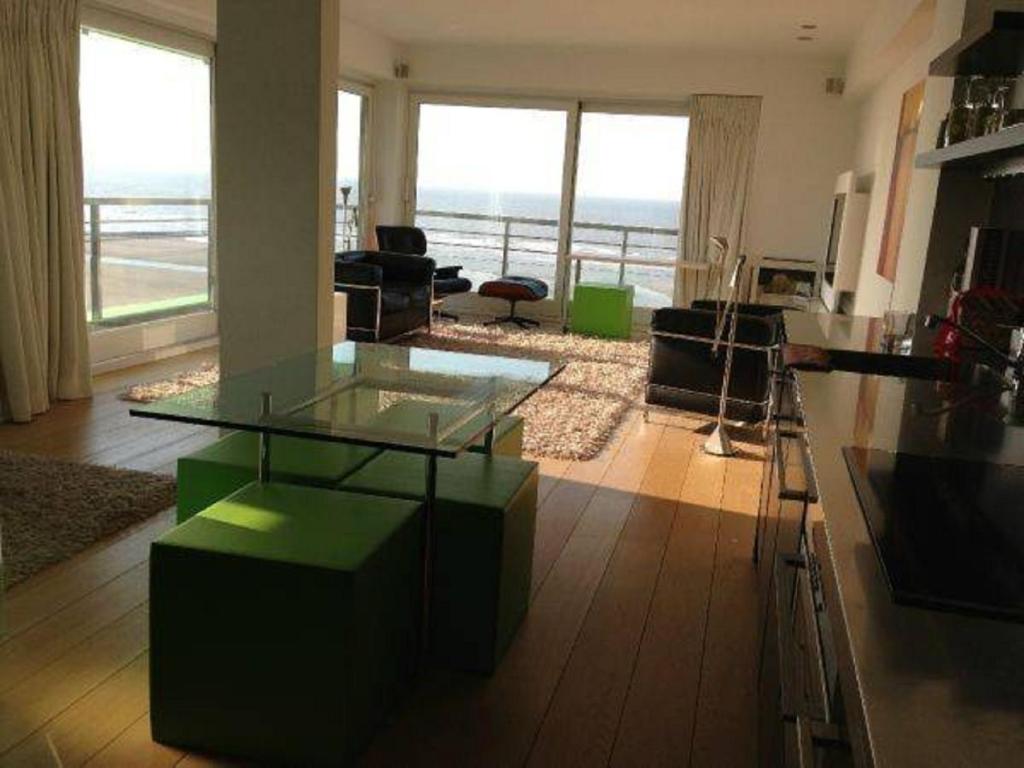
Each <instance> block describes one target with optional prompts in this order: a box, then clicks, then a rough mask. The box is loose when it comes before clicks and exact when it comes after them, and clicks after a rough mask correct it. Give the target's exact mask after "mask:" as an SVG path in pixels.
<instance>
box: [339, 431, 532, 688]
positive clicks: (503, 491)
mask: <svg viewBox="0 0 1024 768" xmlns="http://www.w3.org/2000/svg"><path fill="white" fill-rule="evenodd" d="M425 461H426V459H424V458H423V457H422V456H417V455H415V454H408V453H399V452H397V451H385V452H384V453H382V454H381V455H380V456H378V457H377V458H375V459H373V460H372V461H371V462H370V463H369V464H366V465H365V466H364V467H362V468H361V469H359V470H357V471H356V472H353V473H352V474H351V475H349V476H348V477H347V478H345V480H344V481H343V482H342V485H341V487H343V488H345V489H347V490H352V491H358V492H363V493H374V494H389V495H396V496H404V497H407V498H415V499H419V498H422V497H423V495H424V493H425V486H426V466H425ZM437 475H438V477H437V507H436V509H435V511H434V549H433V560H432V574H433V575H432V590H433V591H432V593H431V604H430V629H431V633H430V650H431V655H432V656H433V657H434V658H435V659H436V660H437V661H438V662H440V663H442V664H444V665H446V666H450V667H453V668H456V669H461V670H466V671H472V672H483V673H490V672H493V671H494V668H495V667H496V666H497V664H498V661H499V660H500V659H501V657H502V656H503V655H504V653H505V651H506V650H507V648H508V646H509V644H510V643H511V641H512V638H513V636H514V635H515V632H516V629H517V628H518V627H519V624H520V623H521V622H522V620H523V617H524V616H525V615H526V609H527V607H528V606H529V602H530V578H531V571H532V569H533V534H534V523H535V521H536V515H537V479H538V472H537V465H536V464H535V463H534V462H530V461H522V460H521V459H515V458H509V457H505V456H486V455H481V454H476V453H465V454H463V455H461V456H459V457H458V458H455V459H440V460H439V461H438V468H437Z"/></svg>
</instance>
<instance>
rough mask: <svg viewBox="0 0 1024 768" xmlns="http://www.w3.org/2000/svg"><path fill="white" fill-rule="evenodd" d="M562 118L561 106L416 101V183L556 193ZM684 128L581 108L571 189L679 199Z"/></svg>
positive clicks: (674, 122)
mask: <svg viewBox="0 0 1024 768" xmlns="http://www.w3.org/2000/svg"><path fill="white" fill-rule="evenodd" d="M567 120H568V117H567V114H566V112H564V111H561V110H541V109H522V108H505V107H477V106H461V105H448V104H424V105H422V107H421V109H420V128H419V141H418V145H419V146H418V157H417V185H418V186H419V187H421V188H434V189H472V190H480V191H488V192H499V191H502V192H532V193H538V194H551V195H557V194H559V193H560V192H561V189H562V167H563V161H564V157H565V130H566V122H567ZM687 127H688V120H687V119H686V118H685V117H679V116H671V117H669V116H660V115H623V114H605V113H596V112H585V113H584V114H583V118H582V125H581V127H580V146H579V158H580V160H579V175H578V177H577V181H576V189H577V194H578V195H579V196H581V197H607V198H629V199H639V200H679V199H680V196H681V194H682V188H683V174H684V171H685V162H686V140H687Z"/></svg>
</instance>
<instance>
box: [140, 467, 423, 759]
mask: <svg viewBox="0 0 1024 768" xmlns="http://www.w3.org/2000/svg"><path fill="white" fill-rule="evenodd" d="M421 520H422V516H421V504H420V503H419V502H416V501H408V500H402V499H385V498H379V497H369V496H361V495H357V494H351V493H343V492H339V491H333V490H327V489H323V488H312V487H302V486H293V485H285V484H279V483H264V484H259V483H253V484H251V485H248V486H246V487H245V488H243V489H242V490H240V491H238V492H237V493H235V494H233V495H232V496H230V497H228V498H227V499H224V500H223V501H219V502H217V503H215V504H214V505H213V506H211V507H208V508H207V509H204V510H203V511H202V512H200V513H198V514H197V515H195V516H194V517H192V518H191V519H190V520H189V521H188V522H186V523H183V524H182V525H179V526H178V527H177V528H174V529H172V530H171V531H169V532H168V533H166V534H165V535H164V536H163V537H161V538H160V539H159V540H158V541H156V542H154V543H153V545H152V552H151V571H150V713H151V715H150V717H151V722H152V728H153V737H154V739H156V740H157V741H159V742H161V743H166V744H172V745H174V746H179V747H183V748H186V749H197V750H204V751H211V752H219V753H224V754H227V755H236V756H239V757H243V758H247V759H249V760H254V761H259V762H260V763H269V764H273V765H348V764H351V762H352V761H353V760H354V759H355V758H356V757H357V756H358V754H359V752H360V751H361V750H362V749H364V748H365V746H366V745H367V743H368V742H369V740H370V738H371V737H372V735H373V733H374V731H375V729H376V728H377V727H378V726H379V724H380V723H381V722H382V720H383V719H384V717H386V715H387V713H388V711H389V710H390V708H391V707H392V706H393V704H394V703H395V701H396V699H397V697H398V696H399V695H400V694H401V692H402V690H403V689H404V688H405V686H406V685H407V683H408V681H409V679H410V678H411V674H412V672H413V669H414V666H415V661H416V658H417V642H416V638H417V626H418V619H419V616H420V608H421V597H420V595H421V585H422V561H421V545H422V523H421Z"/></svg>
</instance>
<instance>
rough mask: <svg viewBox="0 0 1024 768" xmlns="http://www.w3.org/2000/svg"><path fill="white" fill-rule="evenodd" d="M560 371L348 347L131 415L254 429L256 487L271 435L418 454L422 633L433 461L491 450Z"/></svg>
mask: <svg viewBox="0 0 1024 768" xmlns="http://www.w3.org/2000/svg"><path fill="white" fill-rule="evenodd" d="M563 367H564V364H563V363H561V362H558V361H542V360H529V359H521V358H512V357H499V356H494V355H479V354H469V353H465V352H449V351H443V350H435V349H423V348H416V347H402V346H395V345H389V344H371V343H362V342H351V341H348V342H343V343H340V344H336V345H334V346H333V347H325V348H322V349H318V350H316V351H313V352H309V353H305V354H300V355H296V356H294V357H290V358H287V359H284V360H281V361H279V362H276V363H274V364H272V365H269V366H266V367H264V368H258V369H255V370H252V371H247V372H244V373H238V374H232V375H228V376H223V377H221V379H220V381H219V382H217V383H216V384H211V385H209V386H205V387H199V388H196V389H193V390H190V391H189V392H186V393H184V394H180V395H175V396H172V397H168V398H165V399H162V400H158V401H156V402H153V403H148V404H146V405H139V406H136V407H133V408H131V409H130V413H131V415H132V416H138V417H142V418H149V419H162V420H166V421H176V422H183V423H188V424H200V425H206V426H212V427H222V428H227V429H233V430H244V431H249V432H255V433H258V434H259V436H260V438H259V449H258V450H259V455H258V457H254V458H255V459H256V461H257V478H258V482H268V481H270V480H272V479H273V478H272V471H271V461H270V457H271V455H272V453H273V450H274V448H273V444H274V440H273V438H274V436H275V435H286V436H290V437H299V438H308V439H309V440H320V441H328V442H337V443H351V444H355V445H362V446H370V447H376V448H381V449H386V450H395V451H406V452H410V453H416V454H420V455H423V456H424V457H425V462H424V464H425V473H426V476H425V478H424V479H425V486H424V487H425V494H424V499H423V501H424V504H423V510H424V523H425V525H424V538H423V569H424V574H423V575H424V582H423V583H424V590H423V592H424V601H423V609H424V616H423V623H422V625H421V631H423V630H425V628H426V626H427V622H428V620H429V619H428V612H429V590H430V553H431V550H432V541H433V512H434V508H435V506H436V502H437V463H438V460H439V459H443V458H453V457H456V456H458V455H459V454H460V453H462V452H463V451H465V450H467V449H468V448H469V447H470V446H471V445H473V444H474V443H479V442H480V441H481V439H482V440H483V444H484V447H485V449H486V450H487V451H488V452H489V450H490V447H491V444H492V441H493V437H494V429H495V426H496V425H497V423H498V421H499V420H500V419H501V418H502V417H503V416H505V415H507V414H508V413H509V412H510V411H512V410H513V409H515V408H516V407H517V406H519V405H520V404H521V403H523V402H524V401H525V400H527V399H528V398H529V397H531V396H532V395H533V394H534V393H535V392H537V390H538V389H540V388H541V387H543V386H544V385H545V384H547V383H548V382H550V381H551V380H552V379H553V378H554V377H555V376H556V375H558V373H559V372H561V370H562V369H563Z"/></svg>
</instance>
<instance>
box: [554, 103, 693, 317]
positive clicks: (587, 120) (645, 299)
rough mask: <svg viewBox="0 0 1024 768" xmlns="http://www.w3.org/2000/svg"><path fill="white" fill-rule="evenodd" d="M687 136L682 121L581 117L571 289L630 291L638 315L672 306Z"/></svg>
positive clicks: (625, 115)
mask: <svg viewBox="0 0 1024 768" xmlns="http://www.w3.org/2000/svg"><path fill="white" fill-rule="evenodd" d="M687 129H688V120H687V118H686V117H685V116H683V115H681V114H680V115H664V114H636V113H630V112H611V111H600V110H598V111H591V110H588V109H584V111H583V112H582V113H581V114H580V132H579V148H578V151H577V162H576V184H575V193H576V194H575V201H574V205H573V221H572V247H571V254H570V259H571V261H572V265H571V279H572V283H573V284H574V285H575V283H577V282H598V283H610V284H616V285H624V284H629V285H632V286H634V288H635V299H634V301H635V305H636V306H637V307H648V308H654V307H663V306H668V305H671V303H672V289H673V283H674V273H675V262H676V259H677V254H678V248H679V213H680V206H681V200H682V193H683V178H684V174H685V170H686V142H687Z"/></svg>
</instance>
